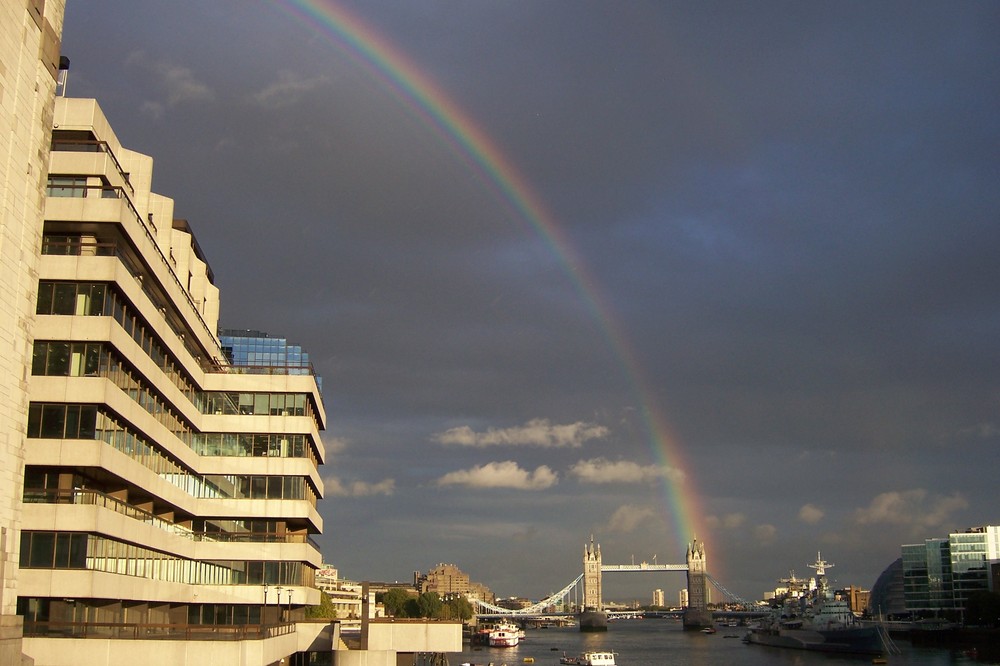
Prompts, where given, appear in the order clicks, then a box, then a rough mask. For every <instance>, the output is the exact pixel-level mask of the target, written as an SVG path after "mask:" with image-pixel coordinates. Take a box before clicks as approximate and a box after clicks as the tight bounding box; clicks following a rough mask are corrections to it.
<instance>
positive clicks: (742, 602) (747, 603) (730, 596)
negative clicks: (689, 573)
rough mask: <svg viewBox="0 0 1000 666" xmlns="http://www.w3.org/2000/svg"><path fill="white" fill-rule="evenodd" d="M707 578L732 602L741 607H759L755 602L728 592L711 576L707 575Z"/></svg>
mask: <svg viewBox="0 0 1000 666" xmlns="http://www.w3.org/2000/svg"><path fill="white" fill-rule="evenodd" d="M705 577H706V578H708V580H709V582H711V583H712V585H714V586H715V587H716V588H717V589H718V590H719V591H720V592H722V594H723V595H725V597H726V598H727V599H729V600H730V601H733V602H735V603H737V604H740V605H741V606H747V607H753V606H756V605H757V604H755V603H754V602H752V601H747V600H746V599H744V598H743V597H741V596H739V595H737V594H734V593H732V592H730V591H729V590H727V589H726V586H725V585H723V584H722V583H720V582H719V581H717V580H715V578H713V577H712V575H711V574H709V573H705Z"/></svg>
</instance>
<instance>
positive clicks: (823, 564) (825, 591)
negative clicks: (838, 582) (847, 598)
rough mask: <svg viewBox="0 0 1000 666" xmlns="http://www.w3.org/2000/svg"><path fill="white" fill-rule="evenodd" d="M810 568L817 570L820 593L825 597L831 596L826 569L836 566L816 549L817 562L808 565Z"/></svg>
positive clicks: (817, 585)
mask: <svg viewBox="0 0 1000 666" xmlns="http://www.w3.org/2000/svg"><path fill="white" fill-rule="evenodd" d="M807 566H808V567H809V568H810V569H815V570H816V587H817V588H819V589H818V592H819V595H820V596H821V597H823V598H829V596H830V595H829V586H828V585H827V582H826V570H827V569H829V568H830V567H832V566H834V565H833V564H831V563H830V562H827V561H826V560H824V559H823V557H822V556H821V555H820V553H819V551H816V562H815V564H809V565H807Z"/></svg>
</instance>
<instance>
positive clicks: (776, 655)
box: [448, 619, 1000, 666]
mask: <svg viewBox="0 0 1000 666" xmlns="http://www.w3.org/2000/svg"><path fill="white" fill-rule="evenodd" d="M745 632H746V630H745V629H744V628H734V627H719V630H718V633H715V634H703V633H701V632H697V631H684V630H683V629H682V628H681V625H680V623H679V622H676V621H671V620H667V619H663V620H620V621H616V622H613V623H611V624H610V625H609V627H608V631H607V632H602V633H582V632H580V630H579V629H578V628H576V627H567V628H561V629H556V628H549V629H528V630H527V636H526V637H525V639H524V640H522V641H521V643H520V645H518V646H517V647H515V648H490V647H482V648H479V647H477V648H470V647H469V646H465V651H464V652H462V653H461V654H449V655H448V661H449V664H450V666H459V665H460V664H463V663H472V664H482V665H483V666H487V665H488V664H490V663H491V662H492V664H493V666H504V665H506V666H523V665H524V664H525V663H528V664H531V666H558V665H559V657H560V655H562V653H563V652H566V654H569V655H573V656H576V655H578V654H579V653H580V652H583V651H584V650H591V649H600V650H612V651H614V652H616V653H617V654H618V656H617V657H616V662H617V665H618V666H773V665H777V666H814V665H822V666H861V665H862V664H870V663H871V660H872V657H870V656H868V657H865V656H847V655H831V654H822V653H816V652H803V651H801V650H789V649H783V648H771V647H764V646H760V645H747V644H745V643H743V641H742V640H740V639H741V638H742V636H743V634H744V633H745ZM896 644H897V645H898V647H899V648H900V649H901V650H902V654H899V655H890V656H889V657H888V663H889V665H890V666H942V665H944V664H968V665H969V666H974V665H975V664H982V663H993V664H996V663H1000V662H997V661H983V660H982V657H980V660H978V661H977V660H976V659H973V658H972V657H970V656H968V655H966V654H965V653H963V652H962V651H960V650H948V649H940V648H921V647H914V646H911V645H910V643H909V642H908V641H905V640H899V641H896ZM526 658H528V659H534V661H533V662H530V661H528V662H526V661H525V659H526Z"/></svg>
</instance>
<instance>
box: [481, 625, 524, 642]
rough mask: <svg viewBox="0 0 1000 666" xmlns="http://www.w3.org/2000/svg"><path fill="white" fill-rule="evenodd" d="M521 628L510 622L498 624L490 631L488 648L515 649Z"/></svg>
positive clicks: (519, 638)
mask: <svg viewBox="0 0 1000 666" xmlns="http://www.w3.org/2000/svg"><path fill="white" fill-rule="evenodd" d="M520 640H521V628H520V627H518V626H517V625H516V624H513V623H512V622H499V623H497V624H496V626H494V627H493V628H492V629H491V630H490V636H489V643H490V647H517V644H518V642H520Z"/></svg>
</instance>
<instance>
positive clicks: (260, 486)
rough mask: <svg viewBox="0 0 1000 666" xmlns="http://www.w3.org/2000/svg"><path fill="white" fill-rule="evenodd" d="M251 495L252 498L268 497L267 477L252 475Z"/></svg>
mask: <svg viewBox="0 0 1000 666" xmlns="http://www.w3.org/2000/svg"><path fill="white" fill-rule="evenodd" d="M250 497H251V498H252V499H264V498H265V497H267V477H266V476H253V477H250Z"/></svg>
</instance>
